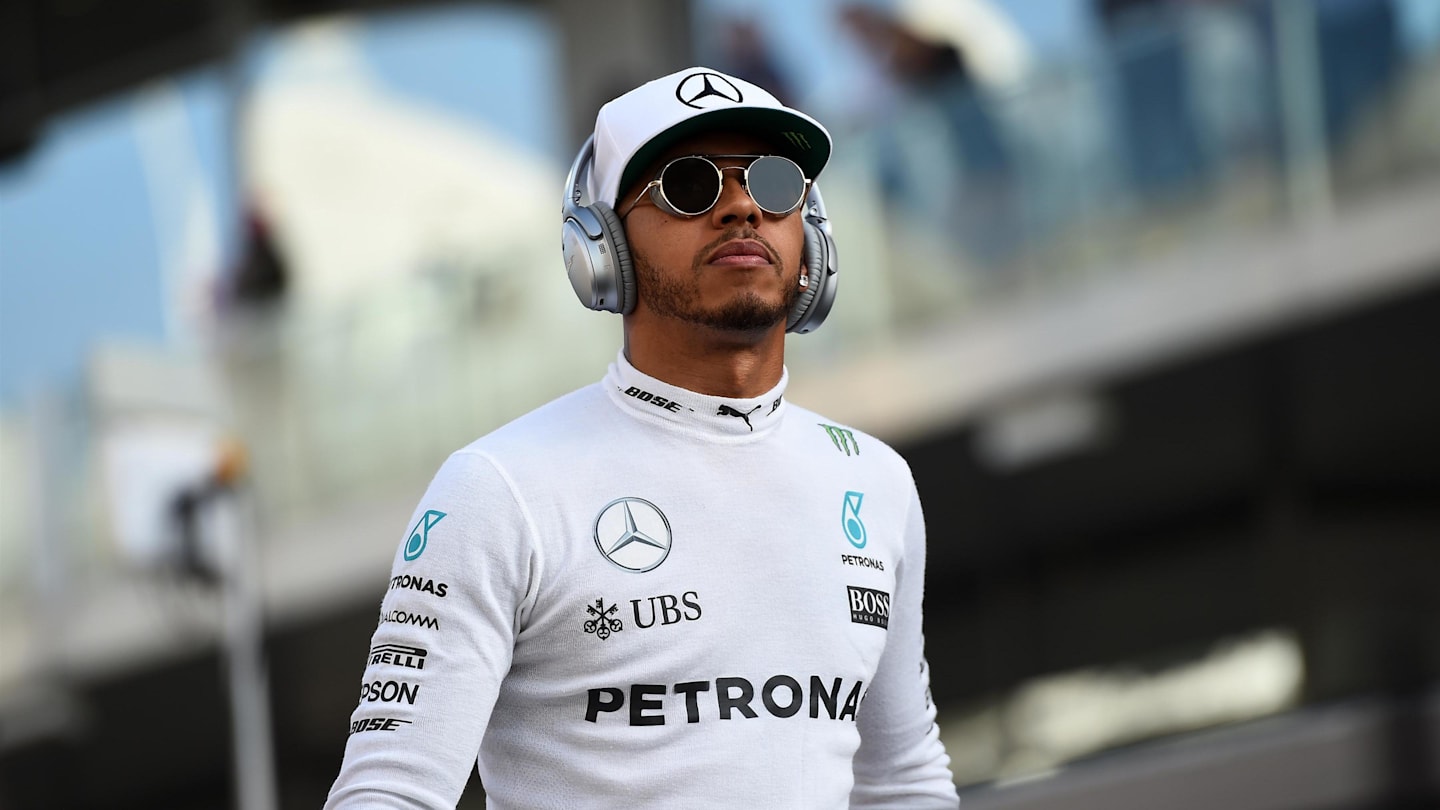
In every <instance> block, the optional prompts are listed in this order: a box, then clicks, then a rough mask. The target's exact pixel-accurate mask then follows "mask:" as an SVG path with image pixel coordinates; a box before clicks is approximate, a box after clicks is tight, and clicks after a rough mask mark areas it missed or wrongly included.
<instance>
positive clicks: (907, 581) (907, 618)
mask: <svg viewBox="0 0 1440 810" xmlns="http://www.w3.org/2000/svg"><path fill="white" fill-rule="evenodd" d="M924 583H925V519H924V515H923V513H922V511H921V507H920V497H919V495H918V493H916V492H915V491H914V489H913V485H912V491H911V499H910V507H909V512H908V516H907V519H906V523H905V556H904V559H903V560H901V562H900V564H899V567H898V570H897V576H896V584H895V595H894V598H893V600H892V604H891V610H890V628H889V638H888V639H887V641H886V644H885V652H884V653H883V654H882V656H881V658H880V664H879V668H878V669H877V670H876V672H875V679H874V682H873V684H872V685H871V687H870V690H869V692H868V694H867V695H866V696H865V700H864V702H863V703H862V704H861V706H860V711H859V714H858V716H857V717H856V722H857V723H858V724H859V727H860V749H859V751H857V752H856V755H855V761H854V773H855V786H854V788H853V790H852V791H851V793H850V806H851V807H889V808H894V807H907V808H911V807H917V808H918V807H925V808H932V807H933V808H940V807H946V808H953V807H956V806H958V805H959V802H960V800H959V797H958V796H957V794H956V791H955V783H954V778H953V776H952V775H951V773H950V758H949V756H947V755H946V753H945V749H944V746H943V745H941V743H940V729H939V727H938V726H937V725H936V724H935V705H934V703H933V701H931V699H930V670H929V665H928V664H927V663H926V661H925V649H924V647H925V641H924V637H923V635H922V631H921V624H922V604H923V601H924Z"/></svg>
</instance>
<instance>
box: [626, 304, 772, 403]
mask: <svg viewBox="0 0 1440 810" xmlns="http://www.w3.org/2000/svg"><path fill="white" fill-rule="evenodd" d="M677 326H679V325H677ZM683 326H684V328H683V329H676V328H664V327H663V326H661V325H658V324H655V323H653V322H652V323H649V324H645V325H643V326H642V325H640V324H632V323H627V324H626V325H625V357H626V359H628V360H629V361H630V365H632V366H634V367H635V368H636V369H637V370H639V371H642V372H644V373H646V374H648V375H650V376H651V377H654V378H656V379H658V380H664V381H665V382H668V383H670V384H671V385H676V386H679V387H681V388H684V389H686V390H689V391H694V392H695V393H697V394H706V395H709V396H719V397H734V398H737V399H743V398H748V397H757V396H760V395H761V394H764V393H765V392H766V391H769V390H770V389H772V388H774V387H775V385H776V384H777V383H779V382H780V377H781V375H782V374H784V372H785V325H784V324H783V323H782V324H779V325H778V326H776V327H773V328H770V329H766V330H763V331H761V332H758V333H750V332H726V331H723V330H719V329H709V328H706V327H696V326H693V325H688V324H686V325H683ZM677 331H679V332H682V334H675V332H677Z"/></svg>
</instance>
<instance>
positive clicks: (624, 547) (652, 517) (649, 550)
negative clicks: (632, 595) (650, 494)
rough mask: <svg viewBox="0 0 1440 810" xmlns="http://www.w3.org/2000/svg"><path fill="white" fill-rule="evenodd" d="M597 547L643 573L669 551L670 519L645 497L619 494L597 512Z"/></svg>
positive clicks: (618, 562) (623, 565)
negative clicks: (627, 496) (622, 496)
mask: <svg viewBox="0 0 1440 810" xmlns="http://www.w3.org/2000/svg"><path fill="white" fill-rule="evenodd" d="M594 534H595V547H596V548H597V549H599V550H600V554H601V556H603V557H604V558H605V559H607V560H609V561H610V562H611V563H612V564H614V565H615V566H617V567H619V568H623V569H625V570H626V571H634V572H635V573H642V572H645V571H649V570H652V569H654V568H656V567H658V566H659V565H660V563H663V562H665V558H666V557H667V556H669V555H670V540H671V535H670V521H669V520H667V519H666V518H665V513H664V512H661V511H660V508H659V507H657V506H656V505H655V504H653V503H650V502H649V501H647V500H645V499H644V498H616V499H615V500H613V501H611V502H610V503H608V504H605V508H603V509H601V510H600V514H598V515H596V516H595V530H594Z"/></svg>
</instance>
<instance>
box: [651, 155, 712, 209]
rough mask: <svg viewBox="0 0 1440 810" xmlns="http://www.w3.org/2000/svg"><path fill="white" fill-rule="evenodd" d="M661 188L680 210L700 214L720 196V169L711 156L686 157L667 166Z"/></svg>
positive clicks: (662, 176) (661, 179) (661, 177)
mask: <svg viewBox="0 0 1440 810" xmlns="http://www.w3.org/2000/svg"><path fill="white" fill-rule="evenodd" d="M660 188H661V190H663V191H664V192H665V199H667V200H669V201H670V204H671V205H673V206H674V207H675V209H676V210H677V211H679V212H680V213H682V214H701V213H704V212H705V211H707V210H709V209H710V206H712V205H714V204H715V198H716V197H718V196H720V173H719V172H717V171H715V166H714V164H712V163H710V162H709V161H708V160H703V159H701V158H696V157H684V158H680V159H679V160H676V161H675V162H674V163H671V164H670V165H669V166H666V167H665V172H664V173H663V174H661V176H660Z"/></svg>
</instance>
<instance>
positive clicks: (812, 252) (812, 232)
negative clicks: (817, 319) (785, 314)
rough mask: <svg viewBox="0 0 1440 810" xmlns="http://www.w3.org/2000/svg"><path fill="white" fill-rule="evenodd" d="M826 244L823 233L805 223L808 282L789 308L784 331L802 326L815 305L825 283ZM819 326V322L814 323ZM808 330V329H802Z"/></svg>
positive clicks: (790, 330) (791, 330)
mask: <svg viewBox="0 0 1440 810" xmlns="http://www.w3.org/2000/svg"><path fill="white" fill-rule="evenodd" d="M827 247H828V246H827V245H826V243H825V234H823V233H821V232H820V229H819V228H818V227H816V226H814V225H811V224H810V223H809V222H806V223H805V254H804V256H803V258H804V260H805V261H804V263H805V273H806V279H807V280H808V281H809V283H808V284H807V285H806V286H804V287H802V288H801V289H800V295H799V296H798V297H797V298H796V299H795V307H794V308H793V309H791V310H790V319H789V320H788V321H787V322H786V323H785V331H787V332H794V331H796V327H797V326H798V327H804V326H805V325H806V321H807V320H809V315H810V310H811V308H813V307H814V306H815V299H816V298H817V297H818V296H819V295H820V288H821V287H822V286H824V285H825V283H826V281H827V279H826V277H825V265H826V264H827V262H828V258H829V257H828V253H829V251H828V250H827ZM816 326H819V324H816ZM804 331H806V332H808V331H810V330H809V329H804Z"/></svg>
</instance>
